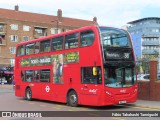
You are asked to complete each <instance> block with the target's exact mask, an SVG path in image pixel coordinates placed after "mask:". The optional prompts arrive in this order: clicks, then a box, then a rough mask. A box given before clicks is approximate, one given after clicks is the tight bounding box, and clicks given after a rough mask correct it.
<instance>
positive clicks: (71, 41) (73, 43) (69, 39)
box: [65, 33, 78, 49]
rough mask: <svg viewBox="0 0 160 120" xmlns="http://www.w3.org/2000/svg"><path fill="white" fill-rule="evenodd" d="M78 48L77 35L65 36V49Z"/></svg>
mask: <svg viewBox="0 0 160 120" xmlns="http://www.w3.org/2000/svg"><path fill="white" fill-rule="evenodd" d="M77 47H78V33H74V34H70V35H66V41H65V49H70V48H77Z"/></svg>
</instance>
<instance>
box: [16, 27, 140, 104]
mask: <svg viewBox="0 0 160 120" xmlns="http://www.w3.org/2000/svg"><path fill="white" fill-rule="evenodd" d="M15 61H16V62H15V70H14V79H15V95H16V96H18V97H25V98H26V99H27V100H31V99H32V98H36V99H41V100H50V101H57V102H62V103H67V104H69V105H70V106H77V105H91V106H106V105H113V104H122V103H130V102H135V101H136V98H137V89H138V88H137V81H136V77H135V58H134V52H133V47H132V42H131V38H130V36H129V34H128V32H127V31H125V30H122V29H117V28H112V27H99V26H87V27H83V28H79V29H76V30H71V31H68V32H63V33H60V34H55V35H51V36H47V37H43V38H39V39H35V40H29V41H27V42H22V43H19V44H17V50H16V58H15Z"/></svg>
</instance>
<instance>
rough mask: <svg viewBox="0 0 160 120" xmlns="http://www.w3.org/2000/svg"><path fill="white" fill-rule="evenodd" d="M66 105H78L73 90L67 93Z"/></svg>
mask: <svg viewBox="0 0 160 120" xmlns="http://www.w3.org/2000/svg"><path fill="white" fill-rule="evenodd" d="M68 105H70V106H72V107H76V106H78V96H77V93H76V92H75V91H74V90H72V91H70V92H69V94H68Z"/></svg>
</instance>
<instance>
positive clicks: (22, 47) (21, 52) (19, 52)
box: [17, 45, 25, 56]
mask: <svg viewBox="0 0 160 120" xmlns="http://www.w3.org/2000/svg"><path fill="white" fill-rule="evenodd" d="M24 51H25V50H24V45H21V46H19V47H18V51H17V56H22V55H24Z"/></svg>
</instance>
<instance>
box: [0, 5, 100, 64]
mask: <svg viewBox="0 0 160 120" xmlns="http://www.w3.org/2000/svg"><path fill="white" fill-rule="evenodd" d="M93 24H97V18H96V17H94V18H93V21H88V20H81V19H74V18H67V17H62V10H61V9H58V11H57V16H51V15H45V14H37V13H29V12H22V11H19V6H18V5H17V6H15V8H14V10H8V9H1V8H0V66H8V65H14V56H15V52H16V49H15V47H16V44H17V43H18V42H21V41H28V40H31V39H35V38H39V37H43V36H48V35H51V34H56V33H60V32H63V31H68V30H71V29H75V28H79V27H83V26H87V25H93Z"/></svg>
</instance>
